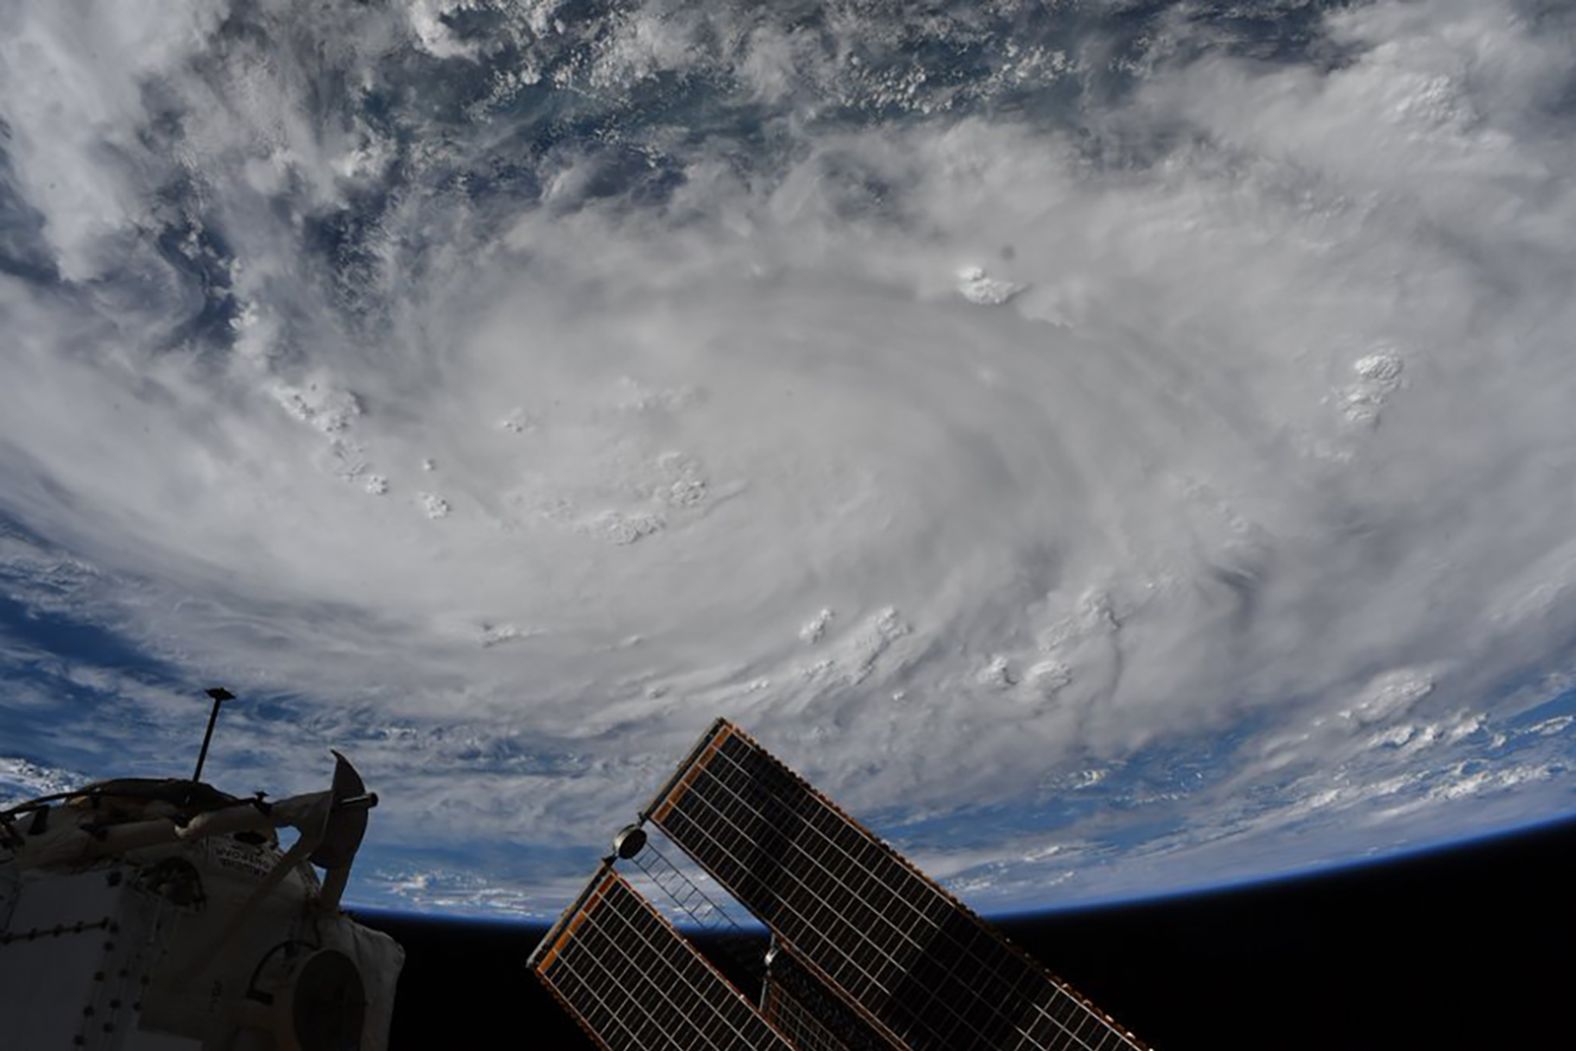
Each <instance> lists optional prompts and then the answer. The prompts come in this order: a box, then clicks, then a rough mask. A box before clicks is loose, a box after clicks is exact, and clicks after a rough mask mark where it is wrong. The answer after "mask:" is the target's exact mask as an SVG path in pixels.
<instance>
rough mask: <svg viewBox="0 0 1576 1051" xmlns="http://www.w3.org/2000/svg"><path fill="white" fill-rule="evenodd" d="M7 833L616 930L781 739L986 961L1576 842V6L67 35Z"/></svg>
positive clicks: (284, 6) (47, 39) (23, 226)
mask: <svg viewBox="0 0 1576 1051" xmlns="http://www.w3.org/2000/svg"><path fill="white" fill-rule="evenodd" d="M8 11H10V12H11V13H12V17H11V18H10V19H9V21H10V22H11V23H13V27H12V31H10V32H8V34H7V35H6V37H5V39H3V40H0V322H3V331H4V333H5V336H4V342H3V344H0V365H3V367H4V374H3V379H0V684H3V685H0V805H4V803H5V802H6V801H8V800H16V799H19V798H22V797H26V796H30V795H34V794H40V793H42V792H46V791H51V790H55V789H59V788H64V787H70V786H72V785H74V784H77V783H80V782H82V781H86V780H91V779H96V778H102V777H108V776H121V775H125V776H131V775H151V776H161V775H167V776H181V775H183V774H184V773H185V772H186V770H188V769H189V766H190V763H191V759H192V757H193V756H194V755H195V751H196V747H197V743H198V741H199V740H200V736H201V729H202V722H203V719H204V717H205V715H206V706H205V703H204V701H203V699H202V697H201V690H202V688H203V687H206V686H209V685H214V684H220V683H222V684H224V685H226V686H228V687H229V688H231V689H232V690H234V691H235V692H236V693H237V694H238V695H239V696H240V700H238V701H236V702H234V703H232V704H231V705H229V706H227V709H226V713H225V716H224V721H223V723H222V724H221V729H220V732H219V735H218V737H217V739H216V743H215V748H214V751H213V753H212V756H211V758H210V765H209V779H210V780H212V781H214V782H215V783H216V784H218V785H220V786H221V787H224V788H226V789H227V790H230V791H238V792H243V793H244V792H249V791H252V790H253V789H266V790H267V791H268V792H270V793H271V794H273V795H275V796H280V795H285V794H289V793H293V792H299V791H308V790H312V789H315V788H317V787H320V786H321V785H323V784H325V783H326V781H327V778H328V776H329V772H330V770H331V768H332V764H331V761H330V759H329V758H328V748H329V747H335V748H339V749H340V750H342V751H344V752H345V753H346V754H347V755H348V756H350V757H351V759H352V760H353V761H354V762H355V763H356V764H357V766H358V767H359V768H360V769H361V770H362V772H363V774H364V775H365V776H366V779H367V781H368V784H369V786H371V787H372V788H374V789H375V790H377V791H378V792H379V793H380V795H381V796H382V798H383V800H384V805H383V806H381V807H380V808H379V810H378V811H377V813H376V814H375V816H374V820H373V823H372V832H371V835H370V836H369V839H368V842H367V846H366V848H365V850H364V852H363V855H362V858H361V860H360V861H359V862H358V866H357V870H356V874H355V877H354V879H353V882H352V885H351V888H350V891H349V894H348V901H349V902H350V903H352V904H354V905H361V906H366V907H377V908H386V909H394V910H411V911H418V912H428V913H438V914H445V915H474V916H483V917H485V916H491V917H528V918H532V919H535V920H544V921H545V920H550V919H552V918H553V917H555V916H556V915H557V913H558V911H559V909H561V908H562V906H563V904H564V903H565V902H566V901H567V900H569V898H570V897H571V896H572V894H573V892H574V890H575V889H576V888H577V887H578V886H579V884H580V883H581V882H582V881H583V880H584V878H585V877H586V875H588V874H589V872H590V870H591V868H592V867H593V865H594V864H595V859H596V858H597V857H598V856H599V855H600V854H601V852H602V851H603V850H604V849H605V843H606V841H607V839H608V837H609V836H611V834H612V833H613V832H614V831H615V830H616V829H617V828H618V827H619V826H620V825H622V824H623V823H624V822H625V821H627V820H629V819H630V818H631V817H632V816H633V814H634V812H635V811H636V810H637V809H638V807H639V805H640V804H641V803H642V802H643V801H644V800H645V798H646V797H647V796H648V795H649V794H650V792H651V791H652V790H653V789H654V788H655V787H656V785H657V784H658V783H659V782H660V781H661V779H662V777H663V775H664V773H665V772H666V771H667V770H668V769H670V768H671V767H672V766H673V764H674V763H676V762H677V761H678V760H679V759H680V758H681V757H682V755H683V753H684V751H685V749H686V747H687V746H688V745H689V744H690V742H691V741H692V740H693V739H694V738H695V737H696V735H698V734H699V733H700V731H701V730H702V729H703V728H704V727H705V726H706V725H707V724H709V723H710V721H711V720H712V719H713V718H715V717H716V716H719V715H722V716H726V717H728V718H730V719H732V720H734V721H735V722H737V723H739V724H741V725H742V726H744V727H745V728H746V729H748V730H749V731H750V732H751V733H752V734H753V735H754V736H756V737H757V738H758V739H759V740H760V741H761V742H762V744H764V745H765V746H766V747H767V748H769V749H770V750H772V751H773V752H774V753H775V754H777V755H779V756H781V757H782V758H783V759H784V760H785V761H786V762H788V763H789V764H790V765H792V766H793V767H795V768H796V769H798V770H799V771H800V772H802V773H803V774H805V775H806V776H807V777H808V778H810V779H811V780H812V781H813V782H815V783H816V784H817V785H818V786H819V787H821V788H822V789H823V790H825V791H826V792H828V793H829V794H830V795H832V796H833V797H834V798H836V799H837V800H838V801H839V802H840V803H842V804H844V805H845V806H846V808H847V809H848V810H849V811H850V812H852V813H853V814H854V815H856V816H857V817H859V818H860V819H861V820H862V821H864V822H865V823H867V824H868V825H870V826H871V827H872V829H873V830H874V831H875V832H877V833H878V834H879V835H881V836H883V837H884V838H886V839H888V840H889V841H891V842H892V843H893V844H894V845H895V846H897V847H898V848H899V849H900V850H902V851H903V852H904V853H906V854H907V855H909V856H910V857H912V858H913V859H914V860H915V862H916V863H918V864H919V865H920V866H921V867H922V868H924V869H925V870H926V871H928V872H930V873H932V874H933V875H935V876H936V877H938V878H939V879H941V880H942V882H944V883H945V884H946V885H947V886H948V887H949V889H951V890H952V891H953V892H954V893H956V894H958V895H959V896H960V897H961V898H963V899H964V900H965V901H967V902H968V903H969V904H970V905H971V906H973V907H975V908H976V909H977V910H979V911H980V912H982V913H985V914H988V915H1008V914H1012V913H1017V912H1023V911H1040V910H1046V909H1068V908H1078V907H1083V906H1087V905H1091V904H1095V903H1106V902H1115V901H1133V900H1141V899H1146V898H1152V897H1156V896H1163V895H1172V894H1177V893H1197V892H1204V891H1207V890H1210V889H1213V888H1218V887H1222V886H1228V885H1240V884H1248V883H1258V882H1262V881H1264V880H1268V879H1276V878H1283V877H1286V876H1288V875H1292V874H1297V873H1304V872H1312V871H1324V870H1331V869H1334V868H1337V867H1340V866H1344V865H1350V864H1353V863H1357V862H1360V861H1362V860H1364V859H1370V858H1380V857H1393V856H1400V855H1402V854H1406V853H1415V852H1417V851H1420V850H1428V849H1435V848H1438V847H1441V846H1444V845H1447V844H1452V843H1459V842H1462V841H1466V840H1470V839H1473V838H1475V837H1480V836H1484V835H1489V834H1495V833H1499V832H1503V831H1506V830H1510V829H1516V828H1523V827H1530V826H1533V825H1536V824H1540V823H1545V822H1548V821H1553V820H1558V819H1561V818H1563V817H1566V816H1569V815H1571V814H1573V813H1576V659H1573V657H1572V653H1573V652H1576V648H1573V646H1572V643H1573V642H1576V412H1572V411H1570V406H1571V405H1572V404H1576V367H1573V365H1572V362H1573V361H1576V346H1573V336H1572V335H1571V334H1572V333H1576V298H1573V297H1572V296H1571V294H1570V289H1571V288H1572V287H1576V180H1573V179H1572V177H1571V176H1570V174H1569V173H1570V172H1572V171H1576V13H1573V12H1571V11H1569V10H1566V9H1564V8H1562V7H1560V6H1559V5H1550V4H1545V3H1540V2H1537V0H1279V2H1270V3H1263V4H1259V5H1254V6H1252V7H1251V8H1244V7H1242V6H1241V5H1232V4H1226V3H1214V2H1208V0H1065V2H1060V3H1043V2H1031V0H977V2H968V3H962V2H956V3H948V2H939V0H938V2H925V3H900V2H897V0H791V2H787V3H782V4H774V5H768V6H766V7H762V6H761V5H756V4H749V3H744V2H742V0H739V2H734V0H725V2H714V3H705V4H701V3H689V2H684V0H617V2H615V0H409V2H407V3H402V4H391V5H384V6H375V5H332V4H330V5H322V4H311V3H305V2H301V0H269V2H265V3H260V4H249V5H239V4H231V3H228V2H224V0H200V2H199V0H192V2H188V3H152V2H149V3H86V2H85V3H82V4H77V5H65V4H30V3H25V2H18V3H15V4H12V5H10V6H9V7H8Z"/></svg>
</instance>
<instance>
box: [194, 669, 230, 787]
mask: <svg viewBox="0 0 1576 1051" xmlns="http://www.w3.org/2000/svg"><path fill="white" fill-rule="evenodd" d="M203 692H204V693H206V694H207V695H208V696H209V697H212V698H213V709H212V710H211V711H209V713H208V730H207V732H206V733H204V734H203V735H202V751H200V752H198V753H197V769H196V770H194V771H193V772H192V784H196V783H197V782H198V781H200V780H202V764H203V763H205V762H207V761H208V742H210V741H212V740H213V727H214V724H215V723H217V722H218V721H219V706H220V705H221V704H223V703H224V702H225V701H233V700H235V694H233V693H231V692H230V691H229V690H227V689H225V688H224V687H223V686H214V687H210V688H209V689H206V690H204V691H203Z"/></svg>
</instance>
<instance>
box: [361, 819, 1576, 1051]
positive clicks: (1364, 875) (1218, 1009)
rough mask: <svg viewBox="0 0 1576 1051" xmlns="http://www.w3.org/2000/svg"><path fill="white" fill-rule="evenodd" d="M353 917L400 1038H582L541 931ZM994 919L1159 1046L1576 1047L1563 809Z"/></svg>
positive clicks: (1571, 883) (524, 1041)
mask: <svg viewBox="0 0 1576 1051" xmlns="http://www.w3.org/2000/svg"><path fill="white" fill-rule="evenodd" d="M363 919H364V920H365V921H366V922H368V923H370V924H372V925H374V926H378V927H381V928H383V929H385V930H388V931H390V932H392V933H394V934H395V936H396V937H398V938H399V939H400V940H401V942H402V943H403V944H404V945H405V947H406V950H407V952H408V954H409V955H408V959H407V961H406V966H405V972H404V975H403V976H402V978H401V981H400V998H399V1002H398V1004H397V1005H396V1009H395V1038H394V1042H393V1045H392V1047H393V1048H394V1049H396V1051H398V1049H415V1048H432V1047H439V1046H456V1047H461V1046H463V1047H476V1048H488V1047H508V1048H511V1049H530V1048H543V1049H547V1048H554V1049H557V1048H564V1049H577V1048H582V1047H590V1046H591V1045H590V1044H589V1043H588V1042H587V1041H586V1040H585V1038H584V1037H583V1036H582V1035H581V1034H580V1033H579V1032H578V1030H577V1029H576V1028H575V1027H574V1026H573V1024H571V1022H570V1020H569V1019H568V1017H567V1016H565V1015H564V1014H563V1013H562V1012H561V1011H560V1010H559V1009H558V1008H557V1006H556V1005H555V1004H554V1003H553V1002H552V1001H551V1000H550V999H549V998H548V996H547V995H546V993H545V992H544V991H543V990H542V989H541V987H540V986H539V985H538V983H537V982H536V980H535V979H534V978H533V977H532V976H531V975H530V974H529V973H528V972H527V971H526V970H525V958H526V956H527V955H528V954H529V953H530V951H531V949H532V948H533V947H534V946H535V944H536V942H537V940H538V939H539V938H540V937H541V935H542V933H543V929H542V928H541V927H526V926H520V925H497V924H482V923H461V922H453V921H435V920H418V919H411V918H408V917H402V916H391V915H388V914H376V915H367V916H364V917H363ZM1000 926H1001V927H1002V928H1003V929H1004V930H1005V931H1006V932H1007V934H1008V936H1009V937H1011V938H1012V939H1013V940H1015V941H1017V942H1018V943H1019V944H1021V945H1023V946H1024V947H1025V948H1027V949H1028V950H1029V951H1030V952H1031V953H1033V954H1034V955H1035V956H1036V957H1038V958H1039V959H1040V960H1041V961H1042V962H1044V963H1045V964H1046V965H1047V966H1049V967H1050V968H1051V970H1052V971H1054V972H1056V973H1058V974H1060V975H1061V976H1062V977H1063V978H1065V979H1066V980H1068V981H1070V982H1071V983H1072V984H1073V985H1074V986H1076V987H1077V988H1079V989H1080V990H1081V991H1082V992H1084V993H1085V994H1086V995H1088V996H1090V997H1091V998H1092V999H1094V1000H1095V1002H1097V1003H1098V1004H1100V1005H1101V1006H1103V1007H1104V1008H1105V1009H1106V1010H1108V1011H1110V1012H1111V1013H1112V1014H1113V1015H1114V1016H1115V1017H1116V1018H1117V1019H1118V1020H1120V1021H1122V1022H1123V1023H1124V1024H1126V1025H1128V1026H1130V1027H1131V1028H1132V1029H1133V1030H1134V1031H1135V1032H1137V1033H1138V1034H1139V1036H1141V1037H1142V1038H1144V1039H1145V1040H1146V1041H1147V1042H1148V1043H1149V1044H1151V1045H1152V1046H1153V1047H1155V1048H1157V1049H1159V1051H1190V1049H1198V1051H1228V1049H1232V1048H1243V1049H1249V1048H1252V1049H1256V1051H1262V1049H1270V1048H1274V1049H1280V1048H1287V1049H1291V1048H1309V1049H1314V1048H1317V1049H1321V1051H1330V1049H1337V1048H1339V1049H1358V1048H1376V1049H1378V1048H1383V1049H1386V1051H1393V1049H1400V1048H1427V1049H1429V1051H1446V1049H1453V1048H1493V1049H1496V1051H1499V1049H1510V1048H1523V1047H1526V1048H1533V1047H1537V1048H1543V1047H1550V1048H1553V1047H1576V1018H1573V1011H1572V1007H1573V1004H1576V820H1567V821H1565V822H1562V823H1559V824H1555V825H1550V826H1545V827H1543V828H1541V829H1538V830H1535V831H1531V832H1524V833H1520V834H1518V835H1515V836H1511V837H1502V838H1498V839H1494V840H1489V841H1485V842H1480V843H1477V844H1473V845H1469V846H1464V847H1457V848H1453V849H1451V850H1448V851H1437V852H1433V853H1431V854H1427V855H1424V856H1420V857H1414V858H1409V859H1405V860H1402V861H1399V862H1392V863H1388V864H1383V865H1377V866H1369V867H1361V868H1356V869H1348V870H1345V871H1343V872H1338V873H1335V874H1331V875H1325V876H1319V877H1311V878H1305V879H1298V880H1289V881H1284V882H1279V883H1274V884H1267V885H1260V886H1257V887H1251V888H1246V889H1237V890H1230V891H1222V892H1217V893H1211V894H1204V895H1194V896H1190V897H1184V898H1176V899H1170V900H1163V901H1158V902H1152V903H1149V904H1143V905H1129V906H1121V907H1113V908H1101V909H1090V910H1085V911H1081V912H1075V913H1068V914H1053V915H1047V916H1040V917H1032V918H1019V919H1013V920H1009V921H1005V922H1002V923H1001V924H1000Z"/></svg>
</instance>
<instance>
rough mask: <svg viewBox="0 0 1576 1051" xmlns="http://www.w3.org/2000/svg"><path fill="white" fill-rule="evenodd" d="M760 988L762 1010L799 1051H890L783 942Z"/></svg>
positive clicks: (867, 1024)
mask: <svg viewBox="0 0 1576 1051" xmlns="http://www.w3.org/2000/svg"><path fill="white" fill-rule="evenodd" d="M770 959H771V964H770V966H769V967H768V968H767V971H766V981H765V984H763V985H762V987H761V1013H762V1014H763V1015H765V1016H766V1020H767V1021H768V1022H770V1023H771V1024H772V1025H774V1026H776V1027H777V1029H778V1030H779V1031H780V1032H781V1033H782V1034H783V1035H784V1036H786V1037H787V1038H788V1040H789V1041H790V1042H791V1043H792V1044H793V1046H794V1047H795V1048H797V1049H798V1051H891V1048H892V1047H893V1044H892V1042H891V1041H890V1040H888V1039H887V1038H886V1037H884V1036H882V1035H880V1034H878V1033H877V1032H876V1031H875V1030H874V1029H872V1028H871V1027H870V1024H869V1023H868V1022H866V1021H865V1020H864V1019H863V1018H862V1017H860V1015H859V1014H858V1012H856V1011H855V1010H854V1009H853V1008H851V1007H849V1006H848V1005H847V1004H845V1003H844V1002H843V1001H842V998H841V997H839V996H837V995H836V994H835V993H833V992H832V991H831V990H829V989H827V988H826V986H824V985H822V984H821V981H820V979H818V978H816V976H815V975H813V974H811V973H810V971H809V970H807V969H806V968H805V967H804V966H803V965H802V964H800V963H799V962H798V961H796V960H795V959H794V958H793V954H792V953H790V952H788V951H787V950H786V949H783V948H782V947H780V946H777V947H774V950H773V952H772V954H771V957H770Z"/></svg>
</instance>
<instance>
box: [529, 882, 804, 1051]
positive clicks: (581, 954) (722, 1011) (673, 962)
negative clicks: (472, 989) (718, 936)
mask: <svg viewBox="0 0 1576 1051" xmlns="http://www.w3.org/2000/svg"><path fill="white" fill-rule="evenodd" d="M531 969H532V970H533V971H535V972H536V975H537V977H538V978H540V979H541V980H542V983H543V984H544V985H546V986H547V988H548V989H549V990H550V991H551V992H552V994H553V995H554V996H555V997H556V998H557V999H558V1001H559V1002H560V1003H561V1004H563V1005H564V1007H566V1008H567V1009H568V1010H569V1012H570V1013H571V1014H573V1015H574V1016H575V1018H576V1019H577V1020H578V1021H579V1022H580V1024H581V1026H582V1027H583V1028H584V1029H585V1030H586V1032H587V1033H589V1034H590V1035H591V1037H592V1039H593V1040H595V1041H596V1043H597V1045H598V1046H599V1047H602V1048H604V1049H606V1051H665V1049H673V1051H793V1048H792V1046H791V1045H790V1044H789V1043H788V1042H787V1041H786V1040H785V1039H783V1037H782V1036H781V1034H779V1033H778V1032H777V1031H776V1030H774V1029H773V1028H772V1027H771V1025H770V1024H768V1023H767V1022H766V1020H765V1019H764V1018H762V1017H761V1015H760V1013H759V1012H757V1011H756V1009H755V1008H754V1006H752V1005H751V1004H750V1002H749V1001H748V1000H746V999H745V998H744V996H743V995H742V994H741V993H740V992H739V991H738V990H737V989H735V988H734V987H733V986H732V985H730V984H729V983H728V981H727V979H725V978H724V977H723V976H722V975H721V974H720V973H719V972H718V971H717V969H716V968H715V967H713V966H712V965H711V964H710V963H708V962H707V961H706V958H705V957H703V956H701V955H700V954H699V953H698V952H696V951H695V949H694V948H693V947H691V945H690V944H689V942H687V941H685V940H684V939H683V938H682V937H680V935H679V933H678V931H677V930H675V929H674V928H673V925H672V924H670V923H669V922H668V921H667V920H666V919H664V918H663V917H662V915H661V914H660V913H658V912H657V910H656V909H655V908H653V907H652V906H651V904H650V903H649V902H648V901H646V899H645V898H643V897H641V896H640V894H639V893H638V892H637V891H636V890H635V889H634V888H633V887H631V886H630V885H629V883H628V881H626V880H625V879H624V878H623V877H622V876H620V875H619V874H618V873H616V872H614V871H613V870H612V868H611V867H610V866H604V867H603V869H602V871H600V872H598V873H597V875H596V876H595V877H593V878H592V880H591V883H590V884H589V885H588V886H587V887H586V890H585V891H584V892H583V893H582V894H581V895H580V898H579V899H578V900H577V901H576V902H575V904H574V905H572V906H571V907H570V909H569V911H568V912H566V913H565V914H564V916H563V918H562V919H560V920H559V921H558V923H557V924H556V925H555V926H554V927H553V929H552V930H550V931H549V932H548V933H547V937H546V938H545V939H543V941H542V943H541V945H539V946H538V947H537V949H536V952H535V953H533V954H532V957H531Z"/></svg>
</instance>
